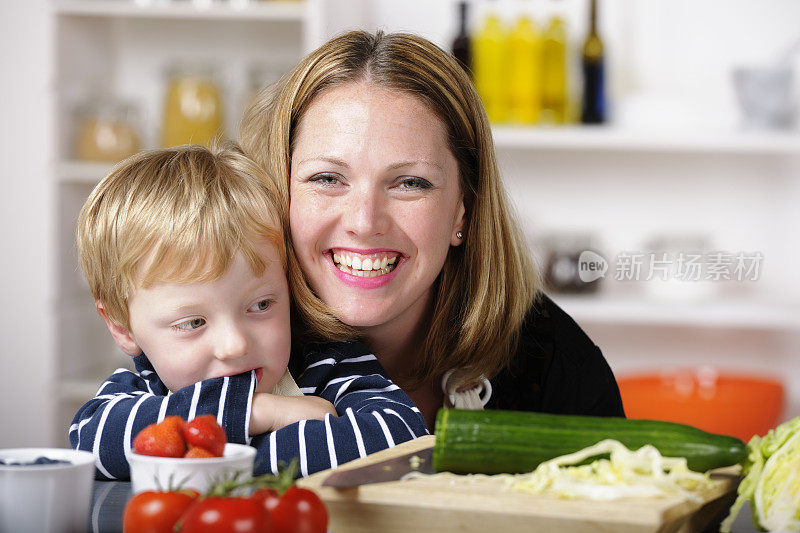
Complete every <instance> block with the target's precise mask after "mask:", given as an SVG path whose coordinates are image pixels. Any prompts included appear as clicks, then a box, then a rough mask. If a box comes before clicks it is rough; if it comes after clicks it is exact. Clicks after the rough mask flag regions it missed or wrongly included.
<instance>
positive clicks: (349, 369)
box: [251, 343, 428, 476]
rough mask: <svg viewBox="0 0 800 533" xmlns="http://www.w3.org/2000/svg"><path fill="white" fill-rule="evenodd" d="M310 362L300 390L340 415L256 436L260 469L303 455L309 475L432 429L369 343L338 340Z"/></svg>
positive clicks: (258, 471)
mask: <svg viewBox="0 0 800 533" xmlns="http://www.w3.org/2000/svg"><path fill="white" fill-rule="evenodd" d="M306 366H307V369H306V371H305V372H304V373H303V375H302V376H301V377H300V378H299V379H298V385H299V386H300V389H301V390H302V391H303V392H304V393H306V394H315V395H318V396H321V397H322V398H325V399H326V400H328V401H330V402H331V403H332V404H333V405H334V406H335V408H336V411H337V412H338V414H339V416H338V417H337V416H331V415H326V416H325V418H324V420H301V421H300V422H297V423H294V424H291V425H288V426H286V427H284V428H281V429H279V430H277V431H273V432H272V433H267V434H263V435H258V436H256V437H253V441H252V443H251V444H252V445H253V446H256V447H257V448H258V454H257V456H256V457H257V458H256V474H261V473H265V472H270V471H272V472H275V471H276V470H277V467H278V464H279V463H280V462H284V463H288V462H289V461H291V460H292V458H294V457H299V460H300V475H302V476H307V475H309V474H312V473H314V472H318V471H320V470H325V469H327V468H332V467H335V466H338V465H340V464H342V463H346V462H348V461H352V460H353V459H357V458H359V457H364V456H366V455H368V454H370V453H374V452H376V451H379V450H382V449H385V448H390V447H392V446H394V445H395V444H399V443H401V442H405V441H407V440H411V439H414V438H416V437H419V436H421V435H426V434H427V433H428V428H427V426H426V425H425V420H424V419H423V418H422V415H421V414H420V412H419V409H417V407H416V406H415V405H414V404H413V402H412V401H411V399H410V398H409V397H408V396H407V395H406V393H405V392H403V391H402V390H401V389H400V388H399V387H398V386H397V385H395V384H393V383H392V382H391V381H389V379H388V378H387V377H386V374H385V372H384V371H383V367H381V365H380V363H378V361H377V359H375V356H374V355H372V354H371V353H370V352H369V351H368V350H367V348H366V347H364V346H363V345H361V344H359V343H336V344H332V345H330V348H329V349H327V350H325V351H323V352H320V353H317V354H313V357H312V359H310V360H307V365H306Z"/></svg>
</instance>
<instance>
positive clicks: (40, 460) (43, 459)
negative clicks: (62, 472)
mask: <svg viewBox="0 0 800 533" xmlns="http://www.w3.org/2000/svg"><path fill="white" fill-rule="evenodd" d="M57 464H67V465H68V464H70V462H69V461H64V460H62V459H50V458H49V457H44V456H42V457H37V458H36V459H35V460H33V461H29V462H27V463H19V462H16V461H8V462H6V461H4V460H3V459H0V465H4V466H31V465H57Z"/></svg>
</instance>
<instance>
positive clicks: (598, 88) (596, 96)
mask: <svg viewBox="0 0 800 533" xmlns="http://www.w3.org/2000/svg"><path fill="white" fill-rule="evenodd" d="M590 9H591V11H590V15H589V16H590V19H589V35H588V36H587V37H586V41H585V42H584V43H583V53H582V63H583V101H582V106H581V122H582V123H584V124H601V123H603V122H605V121H606V94H605V65H604V58H603V41H602V39H600V35H599V34H598V33H597V0H591V8H590Z"/></svg>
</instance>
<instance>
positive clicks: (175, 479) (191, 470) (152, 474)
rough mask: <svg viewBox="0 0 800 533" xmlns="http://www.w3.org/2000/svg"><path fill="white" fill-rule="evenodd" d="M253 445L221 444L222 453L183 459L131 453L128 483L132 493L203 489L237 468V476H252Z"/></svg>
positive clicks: (231, 473) (229, 474)
mask: <svg viewBox="0 0 800 533" xmlns="http://www.w3.org/2000/svg"><path fill="white" fill-rule="evenodd" d="M255 457H256V449H255V448H253V447H252V446H247V445H244V444H232V443H230V442H229V443H228V444H226V445H225V453H224V455H223V456H222V457H211V458H208V459H206V458H202V459H194V458H191V459H187V458H183V457H155V456H152V455H140V454H138V453H131V454H130V455H129V456H128V463H129V464H130V466H131V485H132V488H133V493H134V494H136V493H139V492H144V491H147V490H167V489H168V488H177V487H178V486H180V487H181V488H184V489H194V490H196V491H198V492H200V493H203V492H205V491H206V490H208V488H209V487H211V485H212V484H214V482H216V481H219V480H220V479H225V478H228V477H231V476H233V475H234V474H235V473H237V472H239V479H242V480H244V479H249V478H251V477H252V476H253V464H254V462H255Z"/></svg>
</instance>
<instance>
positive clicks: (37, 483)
mask: <svg viewBox="0 0 800 533" xmlns="http://www.w3.org/2000/svg"><path fill="white" fill-rule="evenodd" d="M42 456H44V457H47V458H49V459H59V460H62V461H69V462H70V463H71V464H63V463H62V464H50V465H26V466H6V465H0V531H48V532H50V531H54V532H61V531H64V532H67V531H86V526H87V522H88V518H89V509H90V506H91V503H92V483H93V480H94V456H93V455H92V454H91V453H90V452H84V451H78V450H70V449H67V448H9V449H4V450H0V459H3V460H4V461H14V462H19V463H26V462H31V461H33V460H35V459H36V458H37V457H42Z"/></svg>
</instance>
